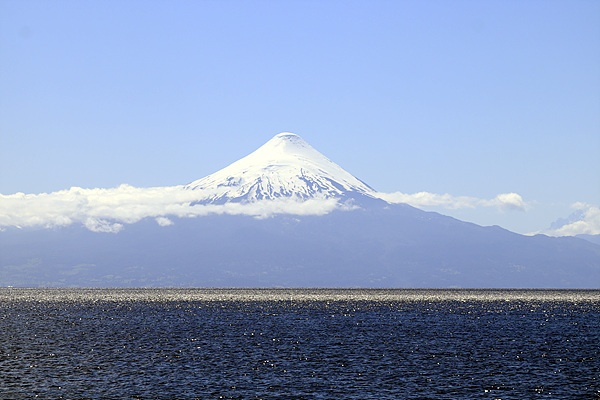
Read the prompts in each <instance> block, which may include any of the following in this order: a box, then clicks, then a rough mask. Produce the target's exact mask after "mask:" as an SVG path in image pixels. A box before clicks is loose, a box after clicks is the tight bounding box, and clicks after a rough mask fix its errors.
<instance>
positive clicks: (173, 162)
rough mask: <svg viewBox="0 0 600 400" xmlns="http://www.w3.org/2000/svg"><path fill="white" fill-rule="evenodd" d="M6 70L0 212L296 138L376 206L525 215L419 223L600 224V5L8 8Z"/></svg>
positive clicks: (216, 164)
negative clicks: (573, 216) (398, 200)
mask: <svg viewBox="0 0 600 400" xmlns="http://www.w3.org/2000/svg"><path fill="white" fill-rule="evenodd" d="M0 71H1V73H0V193H2V194H5V195H7V194H13V193H16V192H25V193H41V192H54V191H58V190H61V189H68V188H70V187H73V186H78V187H83V188H111V187H116V186H118V185H120V184H123V183H127V184H129V185H132V186H135V187H152V186H168V185H177V184H184V183H188V182H190V181H193V180H195V179H198V178H201V177H203V176H205V175H208V174H210V173H212V172H214V171H216V170H218V169H220V168H222V167H224V166H226V165H228V164H229V163H231V162H232V161H235V160H236V159H238V158H240V157H242V156H245V155H247V154H248V153H250V152H251V151H253V150H254V149H256V148H257V147H259V146H260V145H262V144H263V143H264V142H266V141H267V140H268V139H270V138H271V137H272V136H273V135H275V134H277V133H279V132H282V131H291V132H295V133H297V134H299V135H301V136H302V137H303V138H304V139H305V140H306V141H308V142H309V143H311V144H312V145H313V146H314V147H315V148H317V149H318V150H319V151H321V152H322V153H324V154H325V155H327V156H328V157H329V158H331V159H332V160H333V161H335V162H336V163H338V164H340V165H341V166H342V167H344V168H345V169H347V170H348V171H349V172H351V173H353V174H354V175H356V176H357V177H359V178H360V179H362V180H363V181H365V182H367V183H368V184H369V185H371V186H372V187H374V188H375V189H377V190H379V191H382V192H388V193H391V192H402V193H406V194H414V193H417V192H428V193H432V194H439V195H443V194H449V195H450V196H456V197H460V196H463V197H464V196H467V197H470V198H475V199H483V200H485V199H488V200H489V199H493V198H495V197H496V196H497V195H498V194H502V193H518V194H519V195H520V196H521V197H522V199H523V201H524V202H525V203H526V204H527V207H524V209H522V210H518V211H516V210H512V211H511V210H507V209H503V208H499V207H490V206H485V207H483V206H482V207H480V206H473V205H472V204H471V206H470V207H467V208H458V209H449V208H447V207H444V206H437V207H433V206H430V207H425V208H426V209H433V210H436V211H440V212H442V213H445V214H449V215H453V216H456V217H458V218H461V219H465V220H469V221H474V222H477V223H480V224H484V225H492V224H497V225H501V226H504V227H506V228H509V229H512V230H515V231H518V232H521V233H526V232H532V231H538V230H542V229H545V228H547V227H548V226H549V224H550V223H551V222H553V221H555V220H556V219H558V218H564V217H567V216H568V215H569V214H570V213H571V212H573V211H574V209H573V204H574V203H578V204H579V205H582V204H583V205H585V207H587V206H590V205H591V206H593V207H596V208H597V207H598V206H599V205H600V156H599V155H600V2H598V1H581V0H580V1H451V2H450V1H280V2H277V1H243V2H242V1H135V0H131V1H125V2H123V1H29V0H20V1H6V0H0ZM582 207H584V206H582ZM585 207H584V208H585ZM599 229H600V228H599Z"/></svg>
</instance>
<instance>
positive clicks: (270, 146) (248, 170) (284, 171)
mask: <svg viewBox="0 0 600 400" xmlns="http://www.w3.org/2000/svg"><path fill="white" fill-rule="evenodd" d="M185 187H186V189H192V190H201V191H203V192H205V193H206V196H205V200H203V201H202V202H204V203H226V202H254V201H257V200H275V199H281V198H294V199H298V200H305V199H310V198H339V197H343V196H345V195H348V194H351V193H355V194H360V195H366V196H369V197H375V196H376V192H375V191H374V190H373V189H372V188H371V187H369V186H368V185H367V184H365V183H364V182H362V181H360V180H359V179H357V178H355V177H354V176H353V175H352V174H350V173H349V172H347V171H345V170H344V169H343V168H342V167H340V166H339V165H337V164H335V163H334V162H332V161H331V160H329V159H328V158H327V157H325V156H324V155H323V154H321V153H320V152H318V151H317V150H315V149H314V148H313V147H312V146H311V145H309V144H308V143H307V142H306V141H304V139H302V138H301V137H300V136H298V135H296V134H294V133H289V132H284V133H280V134H278V135H275V136H274V137H273V138H272V139H271V140H269V141H268V142H267V143H265V144H264V145H263V146H261V147H260V148H258V149H257V150H256V151H254V152H253V153H251V154H249V155H248V156H246V157H244V158H242V159H240V160H238V161H236V162H234V163H233V164H231V165H229V166H227V167H225V168H223V169H222V170H220V171H217V172H215V173H214V174H211V175H209V176H207V177H205V178H202V179H199V180H196V181H194V182H192V183H190V184H188V185H186V186H185Z"/></svg>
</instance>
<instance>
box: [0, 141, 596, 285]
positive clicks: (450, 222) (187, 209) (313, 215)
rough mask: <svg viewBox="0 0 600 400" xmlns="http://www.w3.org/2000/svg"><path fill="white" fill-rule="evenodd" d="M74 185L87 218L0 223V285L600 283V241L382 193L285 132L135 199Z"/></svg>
mask: <svg viewBox="0 0 600 400" xmlns="http://www.w3.org/2000/svg"><path fill="white" fill-rule="evenodd" d="M131 191H132V188H130V187H124V188H122V189H121V191H120V192H118V193H127V192H131ZM76 192H77V196H78V197H77V199H78V201H77V204H81V205H82V208H75V210H76V211H77V212H74V213H73V214H72V215H69V218H71V219H68V221H71V220H72V219H74V218H82V217H81V216H82V215H83V217H84V218H87V219H85V220H82V219H80V220H79V221H86V222H85V224H82V225H80V226H77V225H76V224H74V223H71V224H69V225H66V226H58V227H57V226H55V227H53V229H43V228H42V229H39V228H38V229H19V228H14V227H13V228H10V229H8V228H6V229H0V286H29V287H40V286H42V287H65V286H67V287H73V286H75V287H368V288H449V287H463V288H465V287H467V288H594V289H597V288H600V246H599V245H597V244H594V243H591V242H588V241H585V240H583V239H578V238H574V237H565V238H552V237H547V236H543V235H537V236H524V235H519V234H516V233H513V232H510V231H507V230H505V229H502V228H500V227H497V226H491V227H484V226H479V225H476V224H472V223H468V222H464V221H460V220H457V219H454V218H451V217H448V216H445V215H441V214H438V213H434V212H425V211H422V210H419V209H417V208H414V207H411V206H409V205H406V204H390V203H387V202H386V201H384V200H382V199H380V198H378V193H377V192H376V191H375V190H374V189H373V188H371V187H370V186H369V185H367V184H366V183H364V182H362V181H361V180H360V179H358V178H356V177H355V176H354V175H352V174H350V173H349V172H347V171H345V170H344V169H343V168H342V167H340V166H339V165H337V164H335V163H334V162H333V161H331V160H329V159H328V158H327V157H326V156H324V155H323V154H321V153H319V152H318V151H317V150H316V149H314V148H313V147H311V146H310V145H309V144H308V143H306V142H305V141H304V140H303V139H302V138H301V137H299V136H298V135H295V134H292V133H280V134H278V135H276V136H275V137H273V138H272V139H271V140H269V141H268V142H267V143H265V144H264V145H263V146H262V147H260V148H259V149H257V150H256V151H254V152H253V153H251V154H249V155H248V156H246V157H244V158H242V159H240V160H238V161H236V162H234V163H232V164H231V165H229V166H227V167H225V168H223V169H221V170H219V171H217V172H215V173H213V174H211V175H209V176H207V177H205V178H202V179H199V180H196V181H194V182H191V183H189V184H187V185H182V186H174V187H168V188H152V190H150V191H147V192H143V193H144V195H145V196H148V198H149V200H145V201H146V202H147V203H146V204H142V203H143V201H144V199H141V198H140V199H138V198H137V197H133V198H132V197H127V199H129V200H128V201H125V202H123V201H120V200H119V199H116V198H110V199H109V200H110V201H108V202H104V203H101V206H99V207H95V208H94V207H93V206H94V204H93V203H88V202H85V201H81V200H82V199H80V197H81V196H82V193H84V191H83V190H79V191H76ZM107 193H111V192H107ZM135 193H138V192H135ZM67 194H68V193H67V192H64V193H62V195H67ZM174 198H176V199H174ZM177 199H180V200H177ZM94 200H95V201H98V199H97V198H95V199H94ZM119 201H120V202H119ZM136 201H139V202H140V204H137V203H136ZM106 203H108V204H109V205H111V206H112V207H115V208H116V212H113V210H112V208H110V207H106V206H104V207H102V204H106ZM163 203H164V205H163ZM61 204H62V205H63V206H65V207H66V206H70V207H71V206H72V202H70V203H68V204H67V203H66V202H65V203H61ZM156 204H158V206H156ZM282 204H284V205H285V207H282V206H281V205H282ZM290 204H292V205H293V206H294V207H291V208H290V207H288V206H289V205H290ZM315 204H317V205H322V204H325V205H326V206H327V207H319V208H318V210H320V211H319V212H316V211H315V209H317V208H315V207H313V206H314V205H315ZM116 205H120V207H116ZM144 205H147V207H146V208H145V207H144ZM151 205H154V206H152V207H151ZM298 206H300V207H298ZM153 207H159V208H158V210H163V211H161V212H162V213H160V212H158V211H155V210H156V208H153ZM274 209H275V211H273V210H274ZM307 209H308V212H307ZM89 210H92V211H93V213H91V211H89ZM146 210H150V211H146ZM249 210H250V211H251V212H249ZM294 210H296V211H294ZM298 210H300V211H298ZM51 211H52V212H53V210H51ZM144 212H146V214H143V213H144ZM86 213H88V214H86ZM139 213H142V217H140V216H139ZM115 215H116V216H121V219H120V220H113V221H111V220H109V219H108V218H109V217H110V216H113V218H117V217H114V216H115ZM107 216H108V217H107ZM92 217H93V218H92ZM157 217H158V218H157ZM90 218H92V219H91V220H90ZM94 218H96V219H94ZM154 218H156V220H155V219H154ZM63 220H64V219H59V221H63ZM157 222H158V224H157ZM123 224H125V225H126V226H125V227H124V228H123V229H122V230H121V229H120V228H121V227H122V226H123ZM86 226H87V227H90V226H91V227H95V229H96V231H94V232H92V231H91V230H93V229H87V228H86ZM98 227H100V228H102V227H104V228H110V229H98ZM115 227H118V228H119V229H112V228H115ZM106 232H118V233H106Z"/></svg>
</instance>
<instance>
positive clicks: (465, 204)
mask: <svg viewBox="0 0 600 400" xmlns="http://www.w3.org/2000/svg"><path fill="white" fill-rule="evenodd" d="M378 195H379V197H381V198H382V199H383V200H385V201H387V202H390V203H406V204H410V205H412V206H415V207H427V206H432V207H442V208H447V209H451V210H456V209H460V208H476V207H496V208H499V209H502V210H518V211H525V210H526V209H527V207H528V204H527V203H526V202H525V201H524V200H523V198H522V197H521V196H520V195H519V194H517V193H502V194H499V195H497V196H496V197H494V198H493V199H480V198H477V197H471V196H453V195H450V194H448V193H446V194H436V193H429V192H418V193H413V194H406V193H401V192H394V193H378Z"/></svg>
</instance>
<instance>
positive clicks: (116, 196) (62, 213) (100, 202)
mask: <svg viewBox="0 0 600 400" xmlns="http://www.w3.org/2000/svg"><path fill="white" fill-rule="evenodd" d="M205 196H206V193H205V192H202V191H198V190H188V189H185V188H184V187H183V186H171V187H155V188H136V187H133V186H129V185H121V186H118V187H116V188H110V189H83V188H79V187H73V188H71V189H68V190H61V191H57V192H52V193H40V194H24V193H16V194H12V195H0V228H1V227H9V226H13V227H46V228H50V227H60V226H67V225H71V224H73V223H81V224H83V225H84V226H85V227H86V228H88V229H89V230H91V231H94V232H113V233H116V232H119V231H120V230H121V229H123V228H124V224H132V223H135V222H138V221H140V220H142V219H144V218H154V219H155V220H156V222H157V224H159V225H160V226H168V225H171V224H173V221H171V220H170V219H169V217H181V218H192V217H200V216H205V215H210V214H230V215H248V216H252V217H257V218H266V217H269V216H271V215H276V214H294V215H323V214H327V213H329V212H331V211H333V210H334V209H344V207H345V206H344V205H342V204H339V203H338V201H337V200H335V199H310V200H306V201H298V200H296V199H293V198H285V199H277V200H269V201H259V202H255V203H248V204H244V203H226V204H222V205H216V204H207V205H203V204H195V203H196V202H198V201H199V200H202V199H203V198H205Z"/></svg>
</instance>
